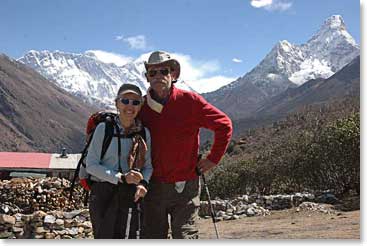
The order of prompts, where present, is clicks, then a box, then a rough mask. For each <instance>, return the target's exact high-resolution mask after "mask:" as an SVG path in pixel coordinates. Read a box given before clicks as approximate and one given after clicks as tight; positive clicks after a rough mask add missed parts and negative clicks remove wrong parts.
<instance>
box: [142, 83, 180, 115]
mask: <svg viewBox="0 0 367 246" xmlns="http://www.w3.org/2000/svg"><path fill="white" fill-rule="evenodd" d="M151 90H152V88H151V87H149V89H148V92H147V104H148V106H149V107H150V108H151V109H152V110H153V111H155V112H157V113H159V114H160V113H162V110H163V107H164V105H162V104H160V103H159V102H157V101H156V100H154V99H153V98H152V97H151V96H150V92H151ZM175 91H176V89H175V86H174V85H172V87H171V92H170V95H169V97H168V100H167V103H168V102H169V101H170V100H171V99H172V97H173V96H174V94H175Z"/></svg>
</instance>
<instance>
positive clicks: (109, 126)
mask: <svg viewBox="0 0 367 246" xmlns="http://www.w3.org/2000/svg"><path fill="white" fill-rule="evenodd" d="M105 124H106V127H105V131H104V137H103V142H102V150H101V159H103V157H104V155H105V154H106V152H107V149H108V147H109V146H110V144H111V141H112V138H113V134H114V128H115V121H114V120H113V119H108V120H106V121H105Z"/></svg>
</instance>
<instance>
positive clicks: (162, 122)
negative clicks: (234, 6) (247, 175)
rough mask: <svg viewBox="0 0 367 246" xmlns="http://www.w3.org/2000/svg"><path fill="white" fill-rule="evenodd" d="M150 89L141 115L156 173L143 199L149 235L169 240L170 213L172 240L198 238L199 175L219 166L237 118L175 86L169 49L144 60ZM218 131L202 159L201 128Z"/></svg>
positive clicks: (175, 71) (176, 66)
mask: <svg viewBox="0 0 367 246" xmlns="http://www.w3.org/2000/svg"><path fill="white" fill-rule="evenodd" d="M145 68H146V70H147V72H146V74H145V75H146V78H147V80H148V82H149V83H150V88H149V90H148V92H147V95H146V96H145V103H144V105H143V107H142V110H141V111H140V115H139V117H140V119H141V120H142V122H143V124H144V126H145V127H147V128H148V129H149V130H150V134H151V138H152V164H153V175H152V177H151V181H150V184H149V192H148V193H147V196H146V197H145V202H144V211H145V216H144V223H143V224H144V225H143V228H144V230H143V231H144V232H143V233H144V237H145V238H167V236H168V214H169V215H170V217H171V229H172V236H173V238H185V239H187V238H198V229H197V227H196V225H195V221H196V219H197V218H198V211H199V207H200V185H199V177H198V176H197V174H196V172H195V168H196V166H198V168H199V170H200V171H201V172H204V173H205V172H207V171H208V170H210V169H211V168H213V167H214V166H216V165H217V164H218V162H219V161H220V159H221V158H222V156H223V154H224V153H225V151H226V148H227V146H228V143H229V141H230V139H231V136H232V122H231V120H230V119H229V118H228V117H227V116H226V115H225V114H224V113H223V112H221V111H220V110H218V109H217V108H215V107H214V106H212V105H211V104H209V103H208V102H207V101H206V100H205V99H204V98H203V97H201V96H200V95H198V94H196V93H193V92H189V91H185V90H181V89H178V88H176V87H175V86H174V83H175V82H176V81H177V79H178V77H179V75H180V64H179V62H178V61H177V60H175V59H171V57H170V55H169V54H168V53H167V52H164V51H156V52H153V53H152V54H151V55H150V57H149V59H148V62H145ZM201 127H203V128H207V129H210V130H212V131H214V133H215V135H214V144H213V146H212V148H211V151H210V153H209V154H208V156H206V158H204V159H201V160H199V161H198V150H199V129H200V128H201Z"/></svg>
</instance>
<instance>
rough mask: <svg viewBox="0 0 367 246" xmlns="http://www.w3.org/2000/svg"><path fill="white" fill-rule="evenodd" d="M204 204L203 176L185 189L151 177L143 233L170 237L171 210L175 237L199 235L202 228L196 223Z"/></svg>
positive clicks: (156, 236) (187, 183)
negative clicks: (201, 190)
mask: <svg viewBox="0 0 367 246" xmlns="http://www.w3.org/2000/svg"><path fill="white" fill-rule="evenodd" d="M199 208H200V184H199V179H195V180H190V181H187V182H186V184H185V188H184V189H183V191H182V192H181V193H179V192H177V191H176V189H175V184H164V183H157V182H154V181H151V182H150V184H149V191H148V193H147V195H146V196H145V198H144V212H145V216H144V223H143V232H144V234H143V237H144V238H147V239H165V238H167V237H168V227H169V224H168V214H170V216H171V230H172V237H173V238H174V239H197V238H199V231H198V228H197V226H196V224H195V221H196V220H197V218H198V216H199V215H198V213H199Z"/></svg>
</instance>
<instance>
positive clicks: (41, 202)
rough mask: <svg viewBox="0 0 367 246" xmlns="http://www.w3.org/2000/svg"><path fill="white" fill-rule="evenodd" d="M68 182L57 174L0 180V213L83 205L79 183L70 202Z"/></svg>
mask: <svg viewBox="0 0 367 246" xmlns="http://www.w3.org/2000/svg"><path fill="white" fill-rule="evenodd" d="M69 187H70V181H68V180H67V179H60V178H57V177H50V178H42V179H37V178H13V179H11V180H3V181H0V190H1V196H0V205H1V207H0V209H1V210H0V212H2V213H6V214H14V213H25V214H30V213H33V212H34V211H38V210H42V211H46V212H47V211H53V210H65V211H70V210H74V209H76V208H80V207H82V206H83V202H82V201H83V196H82V194H83V192H82V189H81V188H80V186H77V188H76V189H75V191H74V193H73V194H74V195H73V199H72V200H71V201H69Z"/></svg>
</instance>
